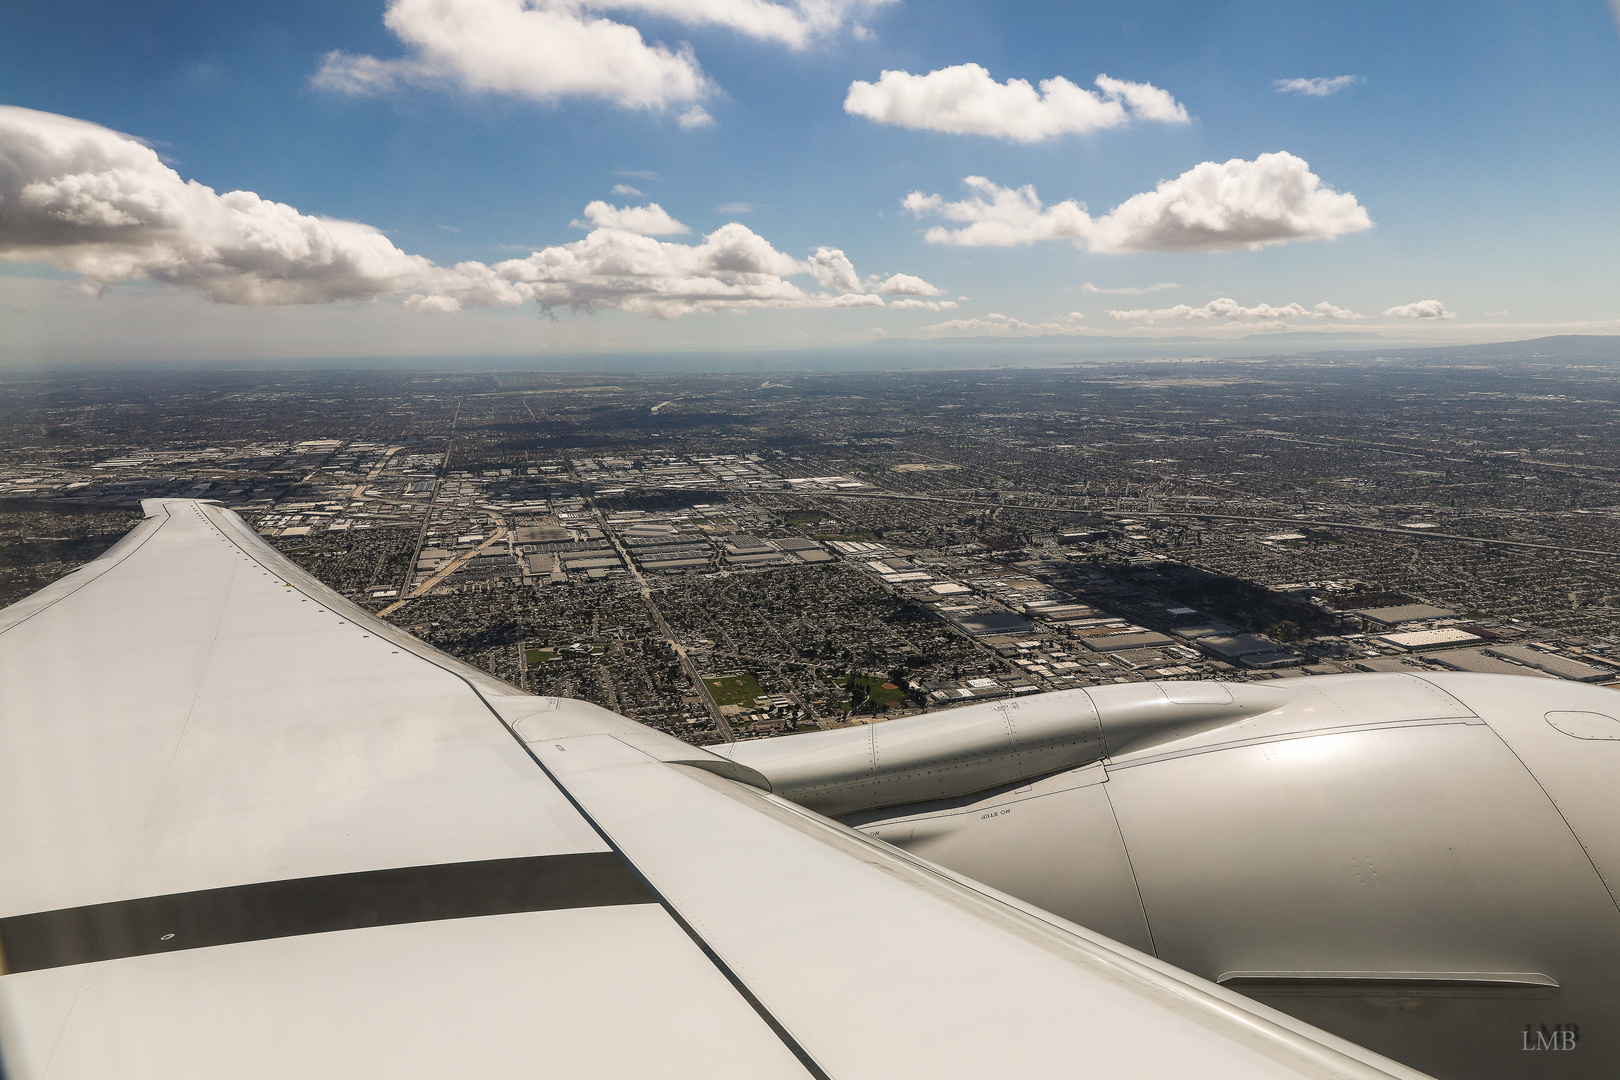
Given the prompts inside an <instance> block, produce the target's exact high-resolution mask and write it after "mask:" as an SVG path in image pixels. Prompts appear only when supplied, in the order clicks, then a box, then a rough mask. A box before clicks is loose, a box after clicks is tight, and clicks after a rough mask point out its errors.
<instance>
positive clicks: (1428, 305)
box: [1384, 300, 1457, 319]
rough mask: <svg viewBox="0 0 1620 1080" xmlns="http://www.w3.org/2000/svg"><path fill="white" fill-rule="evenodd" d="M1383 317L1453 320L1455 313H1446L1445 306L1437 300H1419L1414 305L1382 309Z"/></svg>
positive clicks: (1398, 305) (1400, 305)
mask: <svg viewBox="0 0 1620 1080" xmlns="http://www.w3.org/2000/svg"><path fill="white" fill-rule="evenodd" d="M1384 314H1385V315H1393V316H1394V317H1395V318H1397V319H1455V318H1456V317H1457V313H1456V312H1455V311H1447V310H1446V306H1445V305H1444V304H1442V303H1441V302H1440V301H1438V300H1419V301H1418V302H1417V303H1415V304H1397V305H1395V306H1394V307H1392V308H1385V309H1384Z"/></svg>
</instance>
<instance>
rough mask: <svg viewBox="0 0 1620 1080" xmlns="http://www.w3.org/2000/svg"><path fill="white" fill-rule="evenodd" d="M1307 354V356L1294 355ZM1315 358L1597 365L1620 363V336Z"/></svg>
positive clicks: (1578, 336) (1361, 351) (1357, 352)
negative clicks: (1505, 361) (1513, 361)
mask: <svg viewBox="0 0 1620 1080" xmlns="http://www.w3.org/2000/svg"><path fill="white" fill-rule="evenodd" d="M1293 355H1305V354H1299V353H1296V354H1293ZM1309 355H1311V356H1322V357H1335V356H1343V357H1346V358H1351V359H1358V360H1360V359H1366V358H1367V357H1369V356H1375V355H1384V356H1388V357H1390V358H1391V359H1401V360H1464V361H1469V360H1472V361H1478V362H1480V363H1485V362H1488V361H1492V360H1518V361H1530V360H1539V359H1546V360H1556V361H1558V362H1559V363H1569V362H1571V361H1580V360H1588V361H1592V362H1594V363H1609V364H1612V363H1616V362H1620V334H1559V335H1558V336H1556V337H1541V338H1531V339H1529V340H1528V341H1498V342H1492V343H1490V344H1486V345H1439V346H1428V347H1424V348H1412V347H1410V346H1402V347H1401V348H1400V349H1399V350H1398V351H1396V350H1388V351H1386V350H1382V349H1357V350H1354V351H1351V350H1345V351H1340V352H1332V353H1324V352H1312V353H1310V354H1309Z"/></svg>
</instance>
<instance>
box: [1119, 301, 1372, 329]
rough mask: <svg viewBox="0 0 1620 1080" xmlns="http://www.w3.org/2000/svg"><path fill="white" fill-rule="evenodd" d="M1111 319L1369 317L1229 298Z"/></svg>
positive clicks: (1323, 306) (1331, 308) (1324, 307)
mask: <svg viewBox="0 0 1620 1080" xmlns="http://www.w3.org/2000/svg"><path fill="white" fill-rule="evenodd" d="M1108 317H1109V318H1111V319H1120V320H1123V321H1128V322H1147V323H1152V322H1164V321H1167V320H1168V321H1185V320H1193V319H1225V320H1228V321H1231V322H1278V321H1280V320H1284V319H1307V318H1308V319H1328V320H1332V321H1341V320H1349V319H1361V318H1365V316H1363V315H1358V314H1356V313H1355V312H1354V311H1351V310H1350V309H1349V308H1342V307H1339V306H1337V305H1336V304H1330V303H1328V302H1327V301H1326V300H1324V301H1322V302H1321V303H1320V304H1317V305H1316V306H1315V307H1312V308H1307V307H1305V306H1303V305H1301V304H1283V305H1282V306H1280V307H1278V306H1275V305H1272V304H1256V305H1255V306H1254V307H1244V306H1243V305H1242V304H1240V303H1238V302H1237V301H1236V300H1233V299H1232V298H1231V297H1226V296H1223V297H1221V298H1220V299H1218V300H1211V301H1210V302H1209V303H1207V304H1205V305H1203V306H1202V307H1192V306H1191V305H1188V304H1177V305H1176V306H1175V307H1167V308H1156V309H1148V308H1136V309H1133V310H1130V311H1110V312H1109V313H1108Z"/></svg>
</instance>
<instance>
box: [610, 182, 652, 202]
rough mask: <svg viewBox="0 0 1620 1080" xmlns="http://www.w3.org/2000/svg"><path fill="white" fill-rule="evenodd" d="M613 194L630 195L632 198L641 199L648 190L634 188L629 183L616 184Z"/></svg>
mask: <svg viewBox="0 0 1620 1080" xmlns="http://www.w3.org/2000/svg"><path fill="white" fill-rule="evenodd" d="M613 194H615V195H629V196H630V197H631V198H636V199H639V198H641V197H642V196H644V195H645V194H646V192H644V191H642V190H640V189H639V188H633V187H631V186H630V185H629V184H614V185H613Z"/></svg>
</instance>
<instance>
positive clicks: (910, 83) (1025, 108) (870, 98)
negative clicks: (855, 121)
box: [844, 64, 1188, 143]
mask: <svg viewBox="0 0 1620 1080" xmlns="http://www.w3.org/2000/svg"><path fill="white" fill-rule="evenodd" d="M1096 84H1097V87H1098V90H1100V91H1101V93H1098V92H1097V91H1093V90H1086V89H1083V88H1082V87H1079V86H1076V85H1075V84H1074V83H1072V82H1070V81H1069V80H1067V79H1064V78H1055V79H1043V80H1042V81H1041V85H1040V90H1039V91H1037V90H1036V89H1035V87H1033V86H1031V85H1030V84H1029V83H1028V82H1026V81H1025V80H1023V79H1009V80H1007V81H1006V82H1004V83H998V82H996V80H995V79H993V78H992V77H991V75H990V72H988V71H986V70H985V69H984V68H982V67H980V66H979V65H978V64H958V65H956V66H955V67H947V68H940V69H939V70H938V71H931V72H929V73H928V74H927V75H913V74H911V73H910V72H906V71H885V72H883V73H882V75H880V76H879V77H878V81H877V82H875V83H869V82H860V81H856V82H853V83H850V86H849V93H848V94H847V95H846V96H845V98H844V111H845V112H847V113H850V114H852V115H854V116H864V117H866V118H867V119H869V120H875V121H877V122H878V123H880V124H894V125H897V126H899V127H906V128H914V129H918V130H924V131H943V132H947V133H949V134H952V135H989V136H991V137H993V138H998V139H1010V140H1012V141H1013V142H1023V143H1031V142H1041V141H1044V140H1046V139H1052V138H1056V137H1057V136H1059V135H1067V134H1074V133H1084V132H1088V131H1099V130H1102V129H1104V128H1115V127H1121V126H1123V125H1125V124H1127V123H1129V122H1131V121H1132V120H1150V121H1156V122H1158V123H1166V124H1185V123H1187V122H1188V121H1187V110H1186V109H1185V108H1184V107H1183V106H1182V105H1181V104H1180V103H1179V102H1177V101H1176V99H1175V98H1173V97H1171V96H1170V94H1169V93H1168V92H1167V91H1164V90H1160V89H1159V88H1158V87H1156V86H1152V85H1150V84H1148V83H1133V82H1125V81H1123V80H1121V79H1113V78H1109V77H1108V76H1107V75H1099V76H1097V83H1096Z"/></svg>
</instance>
